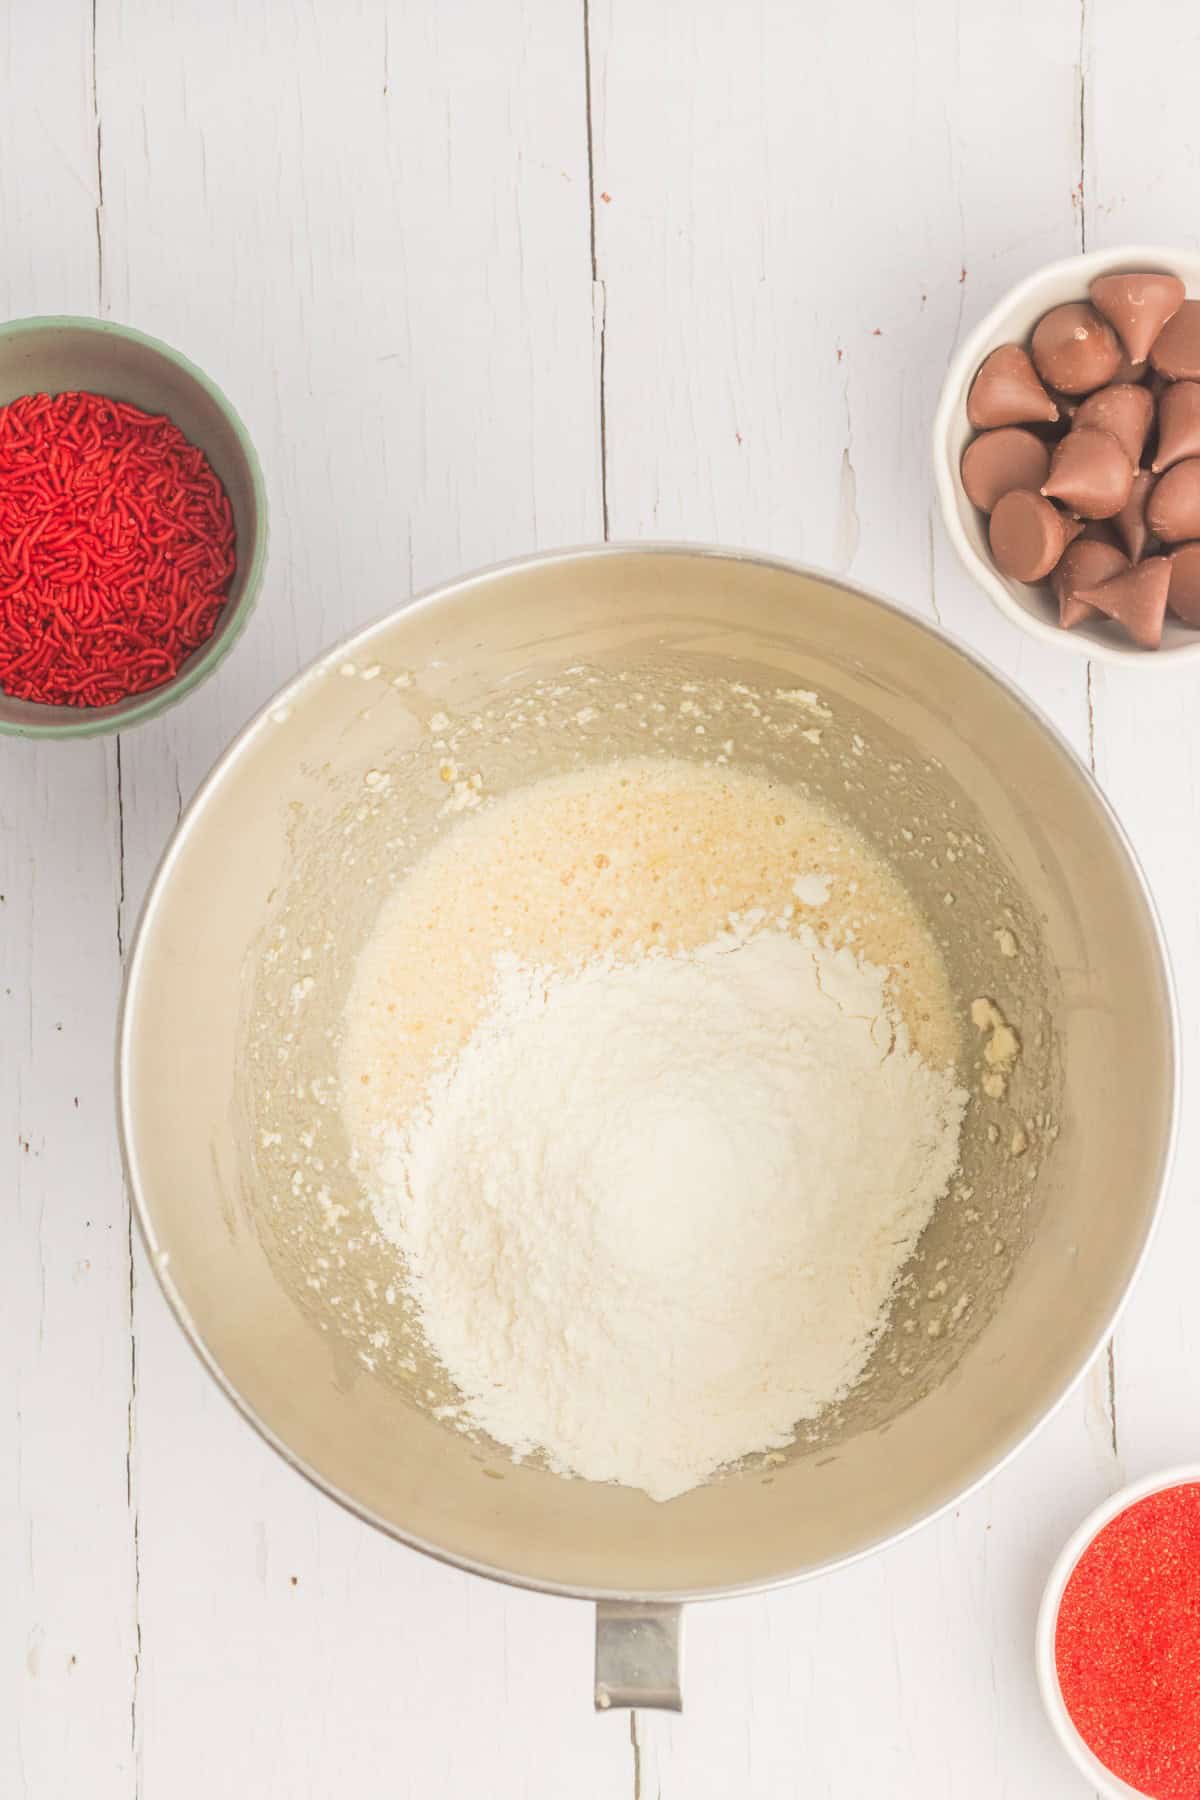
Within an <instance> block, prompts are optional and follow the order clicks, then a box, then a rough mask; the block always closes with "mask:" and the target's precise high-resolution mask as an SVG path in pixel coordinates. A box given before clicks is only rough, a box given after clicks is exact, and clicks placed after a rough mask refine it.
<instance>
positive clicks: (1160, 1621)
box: [1036, 1463, 1200, 1800]
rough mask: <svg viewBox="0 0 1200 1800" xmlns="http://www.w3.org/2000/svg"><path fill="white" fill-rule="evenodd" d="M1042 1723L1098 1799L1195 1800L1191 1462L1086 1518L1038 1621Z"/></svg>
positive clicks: (1196, 1564) (1199, 1534) (1195, 1509)
mask: <svg viewBox="0 0 1200 1800" xmlns="http://www.w3.org/2000/svg"><path fill="white" fill-rule="evenodd" d="M1036 1658H1037V1675H1038V1685H1039V1686H1040V1688H1041V1693H1042V1700H1043V1702H1044V1704H1045V1707H1046V1713H1047V1715H1048V1717H1049V1720H1050V1723H1051V1725H1052V1726H1053V1727H1054V1731H1055V1733H1056V1735H1057V1737H1058V1740H1059V1742H1060V1743H1061V1745H1062V1747H1063V1749H1064V1750H1065V1751H1066V1752H1067V1755H1068V1756H1069V1757H1070V1758H1071V1760H1072V1762H1073V1763H1074V1764H1075V1766H1076V1768H1077V1769H1078V1770H1079V1772H1080V1774H1081V1775H1082V1776H1084V1777H1085V1779H1086V1780H1087V1782H1088V1783H1089V1785H1090V1786H1091V1788H1092V1791H1093V1792H1094V1793H1099V1794H1100V1795H1101V1796H1102V1800H1197V1796H1200V1463H1192V1464H1188V1465H1187V1466H1185V1467H1183V1468H1178V1469H1169V1470H1167V1471H1165V1472H1164V1473H1161V1474H1158V1475H1151V1476H1149V1477H1148V1478H1147V1479H1146V1480H1145V1481H1138V1482H1134V1483H1133V1484H1132V1486H1130V1487H1127V1488H1123V1489H1122V1490H1121V1492H1120V1493H1119V1494H1114V1495H1113V1497H1112V1499H1111V1500H1106V1501H1105V1503H1104V1505H1103V1506H1099V1507H1097V1509H1096V1511H1095V1512H1094V1513H1092V1514H1091V1515H1090V1517H1088V1518H1086V1519H1085V1520H1084V1522H1083V1524H1082V1525H1081V1526H1080V1527H1079V1530H1078V1531H1077V1532H1076V1533H1075V1535H1074V1537H1072V1539H1071V1541H1070V1542H1069V1543H1068V1544H1067V1546H1066V1548H1065V1549H1064V1550H1063V1553H1062V1555H1061V1556H1060V1557H1059V1559H1058V1561H1057V1562H1056V1563H1055V1565H1054V1568H1053V1570H1052V1572H1051V1575H1050V1579H1049V1581H1048V1582H1047V1584H1046V1591H1045V1594H1044V1595H1043V1597H1042V1604H1041V1610H1040V1611H1039V1613H1038V1622H1037V1643H1036Z"/></svg>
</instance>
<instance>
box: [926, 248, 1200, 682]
mask: <svg viewBox="0 0 1200 1800" xmlns="http://www.w3.org/2000/svg"><path fill="white" fill-rule="evenodd" d="M1134 271H1154V272H1160V273H1163V274H1171V275H1177V276H1178V277H1179V278H1180V280H1181V281H1182V282H1183V284H1184V288H1185V290H1186V293H1187V298H1188V299H1189V300H1197V299H1200V254H1198V253H1197V252H1196V251H1194V250H1176V249H1164V248H1163V247H1162V246H1154V245H1144V244H1130V245H1126V246H1124V247H1123V248H1120V249H1117V250H1098V251H1095V252H1092V253H1089V254H1088V255H1087V256H1071V257H1067V258H1066V259H1065V260H1064V261H1062V262H1056V263H1051V264H1049V265H1048V266H1047V267H1046V268H1043V269H1039V270H1038V271H1037V272H1036V273H1035V274H1033V275H1030V276H1028V277H1027V278H1026V280H1024V281H1022V282H1020V283H1018V285H1017V286H1016V287H1014V288H1012V289H1010V291H1009V292H1008V293H1007V294H1006V295H1005V296H1004V298H1003V299H1002V300H1001V301H1000V302H999V303H998V304H997V305H996V306H994V307H993V308H992V310H991V312H989V313H988V314H987V315H986V317H985V318H983V319H981V320H980V322H979V324H978V325H977V326H976V327H975V329H974V331H972V332H971V333H970V334H969V336H968V337H967V338H966V339H965V340H964V341H963V343H962V344H961V345H960V347H959V349H958V350H957V351H956V353H955V355H954V358H953V360H952V361H951V364H950V367H949V369H948V371H947V373H946V379H945V382H944V383H943V386H942V393H941V398H940V400H939V402H938V409H937V414H936V416H935V418H934V424H933V474H934V485H935V487H936V489H937V496H938V502H939V505H940V507H941V513H942V519H943V521H944V523H945V526H946V532H947V535H948V536H949V538H950V542H951V543H952V544H953V545H954V548H955V550H956V551H957V552H958V555H959V557H960V559H961V561H962V563H963V565H964V567H965V568H966V570H967V573H968V574H969V575H971V576H972V578H973V579H974V580H975V581H976V582H977V584H978V585H979V586H980V587H981V588H982V589H983V591H984V592H985V593H986V594H987V595H988V596H989V598H990V599H991V600H993V601H994V602H995V604H996V605H997V606H998V607H999V609H1000V611H1001V612H1002V613H1004V614H1005V616H1006V617H1007V618H1009V619H1011V620H1012V622H1013V624H1014V625H1017V626H1019V627H1020V629H1021V630H1022V631H1026V632H1028V633H1029V634H1030V635H1031V636H1033V637H1036V638H1038V639H1040V640H1041V641H1042V642H1043V643H1047V644H1054V645H1055V646H1056V647H1057V648H1058V649H1060V650H1067V651H1073V652H1074V653H1075V654H1076V655H1079V656H1085V657H1088V658H1094V659H1096V660H1097V661H1100V662H1110V663H1124V664H1129V663H1136V664H1138V665H1139V666H1140V667H1141V668H1143V669H1158V670H1162V669H1165V668H1167V667H1171V668H1179V667H1180V666H1181V663H1182V662H1183V661H1186V660H1187V659H1189V658H1196V657H1200V630H1197V629H1195V628H1193V627H1190V626H1188V625H1185V624H1183V623H1181V622H1180V621H1179V620H1178V619H1175V618H1173V617H1171V615H1170V614H1169V613H1168V615H1167V618H1166V621H1165V624H1164V626H1163V633H1162V644H1161V648H1160V649H1159V650H1158V651H1157V652H1155V651H1148V650H1146V649H1143V648H1142V647H1141V646H1140V645H1139V644H1137V643H1134V642H1133V641H1132V639H1130V638H1129V637H1128V636H1127V635H1126V634H1125V633H1124V632H1123V631H1122V629H1121V627H1120V625H1118V624H1117V623H1116V622H1115V620H1112V619H1106V618H1103V617H1099V618H1091V619H1088V620H1086V621H1085V622H1084V623H1081V624H1077V625H1075V626H1074V627H1073V629H1071V630H1064V629H1063V628H1062V626H1061V625H1060V624H1059V613H1058V605H1057V602H1056V600H1055V597H1054V594H1053V592H1052V591H1051V588H1050V585H1049V583H1048V582H1045V581H1043V582H1039V583H1035V584H1032V585H1027V584H1026V583H1024V582H1021V581H1018V580H1016V579H1014V578H1013V577H1011V576H1008V575H1004V574H1002V573H1001V571H1000V570H999V569H998V568H997V567H996V564H995V562H994V561H993V559H992V554H991V550H990V547H989V543H988V524H989V521H988V517H987V515H986V514H985V513H983V512H981V511H980V510H979V509H978V508H977V507H975V506H974V505H972V503H971V501H970V500H969V499H968V497H967V494H966V492H965V490H964V488H963V483H962V476H961V474H960V469H961V465H962V459H963V452H964V451H965V449H966V448H967V445H968V444H969V443H970V442H971V440H972V438H973V437H974V436H975V428H974V427H973V426H972V424H971V423H970V421H969V419H968V417H967V396H968V394H969V393H970V391H971V385H972V383H973V382H974V379H975V376H976V374H977V373H978V371H979V366H980V364H981V363H982V362H983V360H984V358H985V357H987V356H989V355H990V354H991V352H992V351H993V350H996V349H998V348H999V346H1000V345H1002V344H1022V345H1028V344H1029V342H1030V340H1031V338H1032V335H1033V328H1034V326H1035V325H1036V324H1037V322H1038V320H1039V319H1041V318H1042V317H1043V316H1044V315H1045V314H1046V313H1048V312H1049V311H1050V310H1051V308H1053V307H1056V306H1062V305H1064V304H1066V303H1067V302H1070V301H1086V300H1087V299H1088V289H1089V286H1090V284H1091V283H1092V282H1093V281H1095V280H1096V278H1097V277H1098V276H1103V275H1117V274H1127V273H1132V272H1134ZM1118 379H1128V377H1120V376H1118Z"/></svg>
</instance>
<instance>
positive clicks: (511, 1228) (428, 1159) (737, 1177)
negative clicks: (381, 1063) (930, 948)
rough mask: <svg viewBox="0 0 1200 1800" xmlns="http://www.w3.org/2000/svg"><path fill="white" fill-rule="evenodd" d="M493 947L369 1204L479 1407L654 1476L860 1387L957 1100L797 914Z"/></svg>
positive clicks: (668, 1483) (386, 1150) (948, 1169)
mask: <svg viewBox="0 0 1200 1800" xmlns="http://www.w3.org/2000/svg"><path fill="white" fill-rule="evenodd" d="M775 804H776V806H777V805H778V802H775ZM775 817H776V823H777V825H781V824H782V816H781V815H779V814H778V813H776V815H775ZM827 888H828V881H826V889H827ZM823 897H824V895H817V894H816V892H815V890H814V894H813V896H812V898H813V900H814V902H815V901H816V900H818V899H820V898H823ZM495 967H496V970H497V978H496V985H495V989H494V992H493V993H492V995H491V998H490V1001H489V1003H488V1005H487V1007H486V1009H485V1010H484V1012H483V1015H482V1017H481V1018H480V1020H479V1021H478V1023H476V1025H475V1028H474V1030H473V1031H472V1032H471V1033H470V1035H469V1036H468V1037H467V1039H466V1041H465V1043H464V1044H462V1046H461V1047H460V1048H459V1049H458V1050H457V1051H456V1053H455V1054H454V1055H453V1056H452V1057H450V1058H449V1060H448V1061H447V1062H446V1063H445V1065H444V1066H443V1067H441V1068H440V1069H439V1070H437V1072H435V1073H434V1074H433V1075H432V1076H431V1078H430V1080H429V1082H428V1084H427V1086H426V1090H425V1097H424V1099H423V1101H422V1102H421V1104H420V1105H418V1106H417V1107H416V1108H415V1109H413V1110H412V1111H411V1112H410V1113H409V1116H408V1119H407V1122H406V1123H405V1124H403V1125H396V1124H395V1123H393V1124H391V1125H389V1126H388V1127H387V1128H386V1129H385V1130H384V1132H383V1154H382V1156H381V1157H379V1158H378V1160H377V1167H376V1176H375V1180H374V1182H373V1184H372V1185H373V1203H374V1207H375V1213H376V1217H377V1219H378V1221H379V1224H380V1226H381V1228H382V1229H383V1230H384V1232H385V1233H386V1235H387V1236H388V1237H389V1238H390V1239H391V1240H392V1241H393V1242H394V1243H395V1244H396V1245H397V1246H398V1247H399V1248H400V1249H401V1250H402V1251H403V1252H404V1255H405V1258H406V1261H407V1267H408V1275H409V1286H410V1290H411V1292H412V1294H413V1297H414V1299H415V1301H416V1303H417V1306H418V1309H419V1314H420V1319H421V1323H422V1325H423V1328H424V1331H425V1334H426V1336H427V1338H428V1341H429V1344H430V1346H431V1348H432V1349H433V1351H434V1352H435V1353H436V1355H437V1356H438V1357H439V1358H440V1359H441V1361H442V1363H443V1364H444V1366H445V1369H446V1371H447V1373H448V1374H449V1376H450V1377H451V1379H452V1380H453V1381H454V1383H455V1384H456V1386H457V1387H458V1389H459V1390H460V1392H461V1394H462V1397H463V1413H462V1417H463V1421H464V1422H465V1423H466V1424H468V1425H472V1426H476V1427H479V1428H482V1429H483V1430H485V1431H487V1432H489V1433H490V1434H491V1435H492V1437H494V1438H496V1439H498V1440H499V1441H500V1442H501V1443H503V1444H506V1445H508V1446H510V1447H511V1449H512V1450H513V1451H514V1453H516V1454H518V1455H523V1454H527V1453H529V1452H532V1451H535V1450H537V1451H541V1452H542V1453H544V1455H545V1456H546V1457H547V1459H548V1461H549V1463H550V1465H551V1466H552V1467H553V1468H554V1469H556V1470H558V1471H559V1472H561V1473H568V1474H575V1475H580V1476H585V1477H587V1478H589V1479H591V1480H595V1481H617V1482H622V1483H625V1484H627V1485H629V1486H631V1487H637V1488H643V1489H644V1490H645V1491H646V1492H647V1493H648V1494H650V1495H651V1496H653V1498H655V1499H657V1500H668V1499H670V1498H671V1497H672V1496H673V1495H676V1494H680V1493H683V1492H685V1491H686V1490H687V1489H688V1488H691V1487H694V1486H695V1485H696V1484H697V1483H698V1482H701V1481H703V1480H704V1478H705V1477H706V1476H707V1475H709V1474H711V1473H712V1471H713V1470H715V1469H717V1468H719V1467H720V1466H721V1465H722V1464H724V1463H727V1462H730V1461H732V1460H734V1459H736V1458H738V1457H741V1456H744V1455H746V1454H748V1453H750V1452H753V1451H764V1450H768V1449H774V1448H778V1447H780V1446H782V1445H785V1444H787V1443H788V1442H789V1441H790V1440H791V1439H792V1437H793V1435H794V1430H795V1427H796V1425H797V1423H798V1422H799V1421H802V1420H806V1419H811V1418H813V1417H814V1416H815V1415H816V1414H818V1413H820V1412H821V1411H822V1410H823V1409H824V1408H825V1407H827V1406H829V1405H830V1404H831V1403H833V1402H835V1401H837V1400H839V1399H840V1398H842V1397H843V1396H844V1395H845V1394H846V1393H847V1392H848V1390H849V1389H850V1388H851V1387H852V1386H853V1384H854V1383H855V1381H856V1380H857V1379H858V1377H859V1376H860V1374H861V1373H862V1370H863V1367H864V1365H865V1363H866V1360H867V1357H868V1355H869V1353H870V1350H871V1348H872V1345H873V1343H874V1342H875V1340H876V1338H877V1336H878V1335H879V1332H880V1331H881V1329H882V1327H883V1326H884V1324H885V1323H886V1320H887V1316H888V1312H889V1307H890V1301H891V1297H892V1294H893V1290H894V1285H895V1282H896V1278H897V1276H898V1274H899V1272H900V1270H901V1268H902V1266H903V1264H904V1263H905V1261H906V1260H907V1258H908V1256H909V1254H910V1252H911V1251H912V1249H913V1247H914V1245H915V1243H916V1240H917V1238H918V1236H919V1235H920V1233H921V1231H922V1230H923V1229H924V1227H925V1225H926V1224H927V1223H928V1221H929V1218H930V1215H931V1213H932V1211H933V1208H934V1205H935V1202H936V1201H937V1199H938V1197H939V1196H940V1194H941V1193H942V1192H943V1190H944V1189H945V1187H946V1185H947V1183H948V1181H949V1178H950V1176H951V1174H952V1173H953V1170H954V1168H955V1165H956V1162H957V1157H958V1134H959V1126H960V1124H961V1120H962V1114H963V1109H964V1106H965V1102H966V1096H965V1094H964V1093H963V1092H962V1090H961V1089H960V1088H959V1087H958V1086H957V1085H956V1083H955V1079H954V1074H953V1070H952V1069H948V1070H945V1071H938V1070H935V1069H933V1068H931V1067H929V1066H928V1065H927V1064H926V1063H925V1062H923V1061H922V1060H921V1058H920V1057H919V1056H918V1055H917V1054H916V1052H915V1051H914V1050H913V1049H912V1048H911V1046H910V1042H909V1037H908V1032H907V1029H906V1027H905V1026H904V1025H903V1024H902V1023H901V1022H900V1019H899V1016H898V1015H897V1013H896V1012H895V1011H894V1010H893V1009H892V1007H891V1005H890V1004H889V1001H888V998H887V979H888V977H887V971H885V970H884V969H883V968H881V967H878V966H875V965H873V964H872V963H870V962H867V961H865V960H863V959H861V958H860V957H858V956H856V955H855V953H854V952H853V951H852V950H851V949H850V948H848V947H845V946H843V948H841V949H839V950H832V949H829V948H826V947H825V946H824V945H823V944H822V943H820V942H819V941H818V938H817V937H816V936H815V935H814V934H813V933H812V932H811V931H810V930H808V929H806V928H804V927H797V926H792V928H791V929H790V930H785V929H774V928H771V929H765V930H762V931H760V932H759V933H758V935H756V936H752V937H750V938H748V939H740V940H739V939H738V938H736V937H732V936H730V935H728V934H725V935H719V936H716V937H714V938H713V939H712V941H710V942H708V943H707V944H703V945H701V946H700V947H698V948H692V949H690V950H675V951H674V952H668V951H667V950H653V951H651V952H650V953H649V954H643V955H641V956H640V957H635V958H634V959H632V960H625V961H623V962H620V963H614V962H613V961H612V960H611V959H608V958H604V957H592V958H590V959H589V960H587V961H585V962H584V963H583V964H582V966H580V967H578V968H576V969H575V970H573V971H567V972H564V971H563V970H561V969H560V970H558V971H553V970H550V969H541V970H537V969H531V968H530V967H529V966H527V965H523V964H522V963H521V962H519V961H518V960H517V959H516V958H515V957H512V956H509V957H507V958H502V959H500V960H499V961H498V962H497V963H496V965H495ZM363 1079H364V1080H365V1079H366V1078H365V1076H364V1077H363Z"/></svg>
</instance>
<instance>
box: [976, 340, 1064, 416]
mask: <svg viewBox="0 0 1200 1800" xmlns="http://www.w3.org/2000/svg"><path fill="white" fill-rule="evenodd" d="M967 417H968V419H970V421H971V423H972V425H974V427H975V429H976V430H977V431H988V430H990V429H991V427H992V426H994V425H1028V424H1030V423H1032V422H1033V421H1034V420H1038V419H1041V420H1044V421H1045V422H1046V423H1047V424H1050V423H1052V422H1053V420H1055V419H1057V417H1058V408H1057V406H1055V404H1054V402H1053V400H1052V399H1051V398H1050V396H1049V394H1048V393H1047V392H1046V390H1045V388H1044V387H1043V386H1042V384H1041V382H1040V381H1039V380H1038V378H1037V370H1036V369H1035V368H1034V366H1033V364H1032V363H1031V362H1030V360H1029V353H1028V351H1026V350H1022V348H1021V346H1020V344H1001V345H1000V347H999V349H998V350H993V351H992V353H991V355H990V356H985V357H984V359H983V361H982V362H981V363H980V365H979V369H978V371H977V373H976V376H975V379H974V381H973V382H972V383H971V392H970V394H969V395H968V396H967Z"/></svg>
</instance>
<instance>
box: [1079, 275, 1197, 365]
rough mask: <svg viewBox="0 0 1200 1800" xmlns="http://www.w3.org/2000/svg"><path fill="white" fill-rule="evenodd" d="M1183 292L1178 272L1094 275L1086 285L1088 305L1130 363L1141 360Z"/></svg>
mask: <svg viewBox="0 0 1200 1800" xmlns="http://www.w3.org/2000/svg"><path fill="white" fill-rule="evenodd" d="M1184 292H1185V289H1184V285H1183V283H1182V281H1180V279H1179V277H1178V275H1097V277H1096V279H1095V281H1093V283H1092V285H1091V287H1090V288H1089V289H1088V293H1089V294H1090V295H1091V296H1092V305H1093V306H1094V307H1095V308H1096V311H1097V312H1098V313H1103V315H1104V317H1105V318H1106V319H1107V320H1108V322H1109V324H1110V325H1111V326H1112V327H1113V329H1114V330H1115V331H1116V333H1117V336H1118V337H1119V338H1120V340H1121V342H1122V343H1123V344H1124V346H1125V349H1126V351H1127V352H1128V354H1129V360H1130V361H1131V362H1134V363H1142V362H1145V360H1146V358H1147V357H1148V356H1149V354H1150V346H1151V345H1152V344H1153V342H1154V340H1155V338H1156V337H1157V336H1158V334H1159V332H1160V331H1161V330H1162V328H1163V326H1164V325H1165V324H1166V322H1167V320H1168V319H1170V318H1173V317H1174V315H1175V314H1176V313H1177V312H1178V311H1179V308H1180V307H1181V306H1182V305H1183V296H1184Z"/></svg>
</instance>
